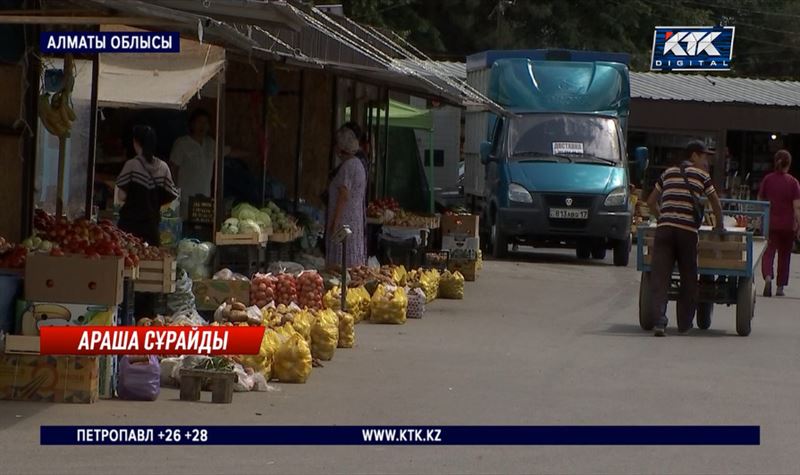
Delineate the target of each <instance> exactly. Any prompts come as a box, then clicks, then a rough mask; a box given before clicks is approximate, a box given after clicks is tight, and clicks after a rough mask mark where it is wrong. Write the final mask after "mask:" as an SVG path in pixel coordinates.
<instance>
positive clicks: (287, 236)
mask: <svg viewBox="0 0 800 475" xmlns="http://www.w3.org/2000/svg"><path fill="white" fill-rule="evenodd" d="M302 236H303V230H302V229H298V230H297V231H295V232H293V233H275V234H273V235H272V236H270V241H272V242H281V243H283V242H292V241H296V240H298V239H300V238H301V237H302Z"/></svg>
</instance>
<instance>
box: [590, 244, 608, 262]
mask: <svg viewBox="0 0 800 475" xmlns="http://www.w3.org/2000/svg"><path fill="white" fill-rule="evenodd" d="M606 251H607V249H606V242H605V241H603V240H601V241H597V242H595V243H594V245H592V259H597V260H603V259H605V258H606Z"/></svg>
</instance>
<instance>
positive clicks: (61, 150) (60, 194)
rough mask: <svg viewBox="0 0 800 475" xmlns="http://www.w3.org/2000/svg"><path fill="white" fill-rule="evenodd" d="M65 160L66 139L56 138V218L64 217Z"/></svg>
mask: <svg viewBox="0 0 800 475" xmlns="http://www.w3.org/2000/svg"><path fill="white" fill-rule="evenodd" d="M66 160H67V138H66V137H59V138H58V181H57V182H56V217H57V218H60V217H62V216H64V168H65V166H66V163H65V162H66Z"/></svg>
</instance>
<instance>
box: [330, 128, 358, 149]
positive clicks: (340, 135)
mask: <svg viewBox="0 0 800 475" xmlns="http://www.w3.org/2000/svg"><path fill="white" fill-rule="evenodd" d="M336 149H337V150H338V151H339V153H341V154H343V155H347V156H353V155H355V154H356V153H357V152H358V151H359V150H360V149H361V144H360V143H359V142H358V137H356V134H354V133H353V131H352V130H350V129H348V128H345V127H342V128H341V129H339V130H338V131H337V132H336Z"/></svg>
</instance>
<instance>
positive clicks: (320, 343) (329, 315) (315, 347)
mask: <svg viewBox="0 0 800 475" xmlns="http://www.w3.org/2000/svg"><path fill="white" fill-rule="evenodd" d="M338 343H339V319H338V318H337V317H336V312H334V311H333V310H330V309H327V310H320V311H318V312H316V314H315V320H314V325H312V326H311V354H312V355H314V358H319V359H321V360H323V361H329V360H331V359H332V358H333V353H334V351H336V345H337V344H338Z"/></svg>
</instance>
